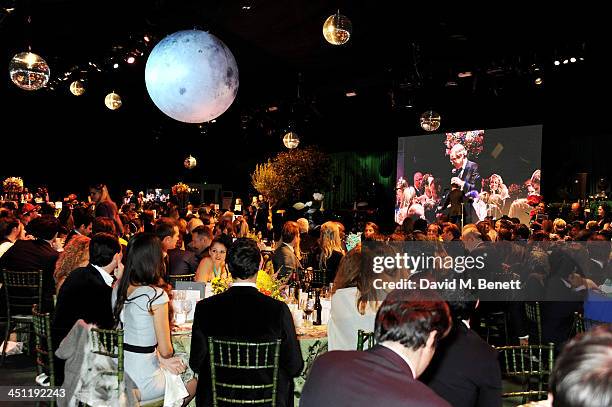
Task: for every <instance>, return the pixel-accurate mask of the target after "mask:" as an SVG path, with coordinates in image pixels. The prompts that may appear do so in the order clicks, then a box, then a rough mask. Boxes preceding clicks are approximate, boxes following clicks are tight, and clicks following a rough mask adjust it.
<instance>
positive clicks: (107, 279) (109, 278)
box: [92, 264, 113, 287]
mask: <svg viewBox="0 0 612 407" xmlns="http://www.w3.org/2000/svg"><path fill="white" fill-rule="evenodd" d="M92 266H93V267H94V268H95V269H96V270H98V272H99V273H100V275H101V276H102V279H103V280H104V282H105V283H106V285H107V286H109V287H112V286H113V277H112V276H111V275H110V274H108V273H107V272H106V271H105V270H104V269H103V268H102V267H100V266H96V265H95V264H92Z"/></svg>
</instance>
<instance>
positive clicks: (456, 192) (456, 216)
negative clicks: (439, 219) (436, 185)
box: [443, 180, 464, 227]
mask: <svg viewBox="0 0 612 407" xmlns="http://www.w3.org/2000/svg"><path fill="white" fill-rule="evenodd" d="M463 198H464V194H463V191H462V190H461V187H460V186H459V184H458V183H457V181H456V180H455V182H454V183H453V184H451V191H450V193H449V194H448V196H447V197H446V201H444V205H443V207H444V208H448V206H449V205H450V209H449V211H448V217H449V219H450V221H451V222H452V223H454V224H455V225H460V226H461V227H463V225H462V224H461V218H462V217H463Z"/></svg>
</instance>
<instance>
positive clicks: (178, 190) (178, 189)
mask: <svg viewBox="0 0 612 407" xmlns="http://www.w3.org/2000/svg"><path fill="white" fill-rule="evenodd" d="M189 192H191V188H189V185H187V184H183V183H182V182H179V183H178V184H176V185H174V186H173V187H172V195H177V196H178V195H184V194H188V193H189Z"/></svg>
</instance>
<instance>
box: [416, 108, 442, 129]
mask: <svg viewBox="0 0 612 407" xmlns="http://www.w3.org/2000/svg"><path fill="white" fill-rule="evenodd" d="M440 119H441V117H440V114H439V113H437V112H434V111H433V110H428V111H426V112H425V113H423V114H422V115H421V128H422V129H423V130H425V131H436V130H438V128H440Z"/></svg>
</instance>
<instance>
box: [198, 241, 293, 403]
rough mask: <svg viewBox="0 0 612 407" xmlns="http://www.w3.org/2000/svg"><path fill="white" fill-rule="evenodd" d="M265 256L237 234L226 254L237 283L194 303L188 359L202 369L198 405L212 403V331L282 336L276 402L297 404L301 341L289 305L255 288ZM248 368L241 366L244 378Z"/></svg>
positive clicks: (236, 335)
mask: <svg viewBox="0 0 612 407" xmlns="http://www.w3.org/2000/svg"><path fill="white" fill-rule="evenodd" d="M261 261H262V260H261V255H260V253H259V249H258V248H257V243H256V242H255V241H254V240H251V239H248V238H241V239H237V240H236V241H235V242H234V243H233V244H232V245H231V246H230V248H229V251H228V253H227V258H226V263H227V267H228V269H229V272H230V273H231V274H232V276H233V278H234V284H233V285H232V286H231V287H230V288H229V289H228V290H227V291H225V292H223V293H221V294H217V295H215V296H212V297H210V298H207V299H204V300H202V301H200V302H199V303H198V305H197V306H196V310H195V316H194V321H193V336H192V339H191V356H190V359H189V365H190V366H191V369H193V371H194V372H196V373H198V374H199V375H200V378H199V380H198V389H197V392H196V401H197V405H198V406H211V405H212V388H211V386H212V382H211V378H210V366H209V354H208V342H207V341H208V337H226V338H232V339H238V340H252V341H267V340H271V339H281V347H280V362H279V363H280V366H279V377H278V382H277V383H278V384H277V401H276V405H277V406H281V407H282V406H288V405H292V404H293V378H294V377H296V376H297V375H298V374H299V373H300V372H301V371H302V368H303V367H304V363H303V361H302V354H301V352H300V345H299V344H298V341H297V337H296V334H295V327H294V325H293V318H292V317H291V312H290V311H289V308H288V307H287V305H286V304H285V303H283V302H281V301H277V300H275V299H272V298H270V297H268V296H266V295H264V294H262V293H260V292H259V291H258V290H257V286H256V285H255V282H256V281H257V272H258V271H259V269H260V267H261ZM245 374H246V373H244V372H241V373H240V378H241V377H244V375H245ZM252 374H253V375H257V376H259V375H261V377H262V380H263V379H264V378H265V376H263V375H264V374H265V372H260V371H253V372H252ZM240 378H237V379H240Z"/></svg>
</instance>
